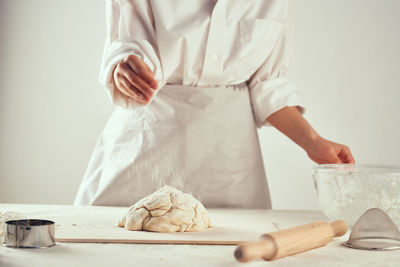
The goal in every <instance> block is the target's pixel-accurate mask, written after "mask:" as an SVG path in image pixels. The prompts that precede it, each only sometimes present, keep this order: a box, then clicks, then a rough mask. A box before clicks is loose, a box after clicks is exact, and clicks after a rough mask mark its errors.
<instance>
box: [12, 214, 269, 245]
mask: <svg viewBox="0 0 400 267" xmlns="http://www.w3.org/2000/svg"><path fill="white" fill-rule="evenodd" d="M47 207H51V206H47ZM57 207H58V210H57V209H55V208H54V209H52V208H47V209H45V208H44V207H43V210H40V211H38V209H36V212H35V213H34V214H32V213H30V212H29V210H26V209H25V210H23V209H18V208H14V209H13V211H16V212H21V213H24V214H26V215H27V217H29V218H41V219H50V220H54V221H55V222H56V232H55V234H56V241H57V242H83V243H84V242H90V243H149V244H151V243H158V244H163V243H165V244H222V245H224V244H226V245H233V244H237V243H239V242H243V241H249V240H256V239H258V238H259V237H260V236H261V235H262V234H263V233H267V232H272V231H275V230H276V228H275V226H274V225H273V223H272V222H271V218H270V216H268V211H267V210H248V209H246V210H243V209H208V213H209V216H210V218H211V220H212V222H213V227H212V228H209V229H207V230H205V231H203V232H184V233H154V232H145V231H127V230H125V229H123V228H120V227H118V226H117V223H118V218H120V217H121V216H122V215H123V214H124V213H126V210H127V208H126V207H123V208H122V207H118V208H117V207H71V206H64V207H63V208H62V209H60V208H59V207H60V206H57Z"/></svg>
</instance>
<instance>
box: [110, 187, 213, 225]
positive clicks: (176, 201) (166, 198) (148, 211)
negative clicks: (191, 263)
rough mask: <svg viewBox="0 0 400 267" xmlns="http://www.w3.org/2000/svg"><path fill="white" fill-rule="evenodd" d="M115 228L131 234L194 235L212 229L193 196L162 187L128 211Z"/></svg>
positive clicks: (199, 204) (202, 207)
mask: <svg viewBox="0 0 400 267" xmlns="http://www.w3.org/2000/svg"><path fill="white" fill-rule="evenodd" d="M118 226H119V227H124V228H125V229H127V230H133V231H138V230H145V231H152V232H197V231H203V230H205V229H207V228H209V227H211V221H210V218H209V217H208V214H207V211H206V209H205V208H204V206H203V204H201V202H200V201H198V200H197V199H195V198H194V197H193V196H192V195H190V194H187V193H183V192H181V191H179V190H177V189H175V188H172V187H169V186H164V187H162V188H161V189H159V190H158V191H155V192H154V193H152V194H150V195H148V196H147V197H145V198H143V199H141V200H139V201H138V202H137V203H136V204H135V205H133V206H132V207H130V208H129V210H128V212H127V213H126V215H125V216H124V217H123V218H122V219H121V220H120V221H119V223H118Z"/></svg>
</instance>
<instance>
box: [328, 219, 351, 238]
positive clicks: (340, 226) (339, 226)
mask: <svg viewBox="0 0 400 267" xmlns="http://www.w3.org/2000/svg"><path fill="white" fill-rule="evenodd" d="M331 226H332V229H333V236H335V237H338V236H342V235H344V234H346V233H347V231H348V230H349V227H348V226H347V223H346V222H345V221H342V220H337V221H334V222H331Z"/></svg>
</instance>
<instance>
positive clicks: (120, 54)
mask: <svg viewBox="0 0 400 267" xmlns="http://www.w3.org/2000/svg"><path fill="white" fill-rule="evenodd" d="M106 11H107V13H106V14H107V16H106V21H107V37H106V41H105V48H104V54H103V59H102V64H101V71H100V81H101V82H102V84H103V85H104V86H105V87H106V88H107V91H108V93H109V96H110V98H111V100H112V102H113V103H114V104H116V105H119V106H122V107H124V108H128V109H129V108H136V107H137V106H138V105H140V104H138V103H135V102H133V101H131V100H129V99H128V98H127V97H125V96H124V95H123V94H122V93H120V92H119V91H118V89H117V88H116V87H115V85H114V83H113V78H112V76H113V75H112V72H113V70H114V68H115V66H116V64H118V63H119V62H121V60H123V59H124V58H126V57H127V56H128V55H131V54H133V55H136V56H138V57H140V58H141V59H142V60H144V62H145V63H146V64H147V65H148V66H149V67H150V68H151V70H152V71H153V72H154V74H155V79H156V80H157V81H158V83H159V89H161V90H162V87H163V85H165V84H182V85H189V86H198V87H210V86H227V85H233V84H238V83H242V82H247V83H248V87H249V91H250V98H251V103H252V106H253V112H254V117H255V120H256V123H257V126H258V127H261V126H262V125H266V124H267V123H266V118H267V117H268V116H269V115H271V114H272V113H274V112H275V111H277V110H279V109H281V108H283V107H285V106H298V107H300V110H301V111H302V112H303V108H302V107H301V103H300V99H299V94H298V92H297V90H296V88H295V86H294V85H293V84H292V83H291V82H290V81H289V79H288V78H287V72H288V49H287V46H288V33H289V32H290V31H289V30H288V28H289V27H288V25H289V24H290V23H289V17H291V16H290V14H291V13H292V12H289V0H218V1H215V0H214V1H209V0H147V1H146V0H136V1H133V0H106ZM290 20H291V19H290ZM155 97H157V96H155Z"/></svg>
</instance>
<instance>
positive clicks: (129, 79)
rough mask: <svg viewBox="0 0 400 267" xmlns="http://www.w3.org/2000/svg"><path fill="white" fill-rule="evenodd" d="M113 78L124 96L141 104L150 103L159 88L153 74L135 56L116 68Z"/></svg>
mask: <svg viewBox="0 0 400 267" xmlns="http://www.w3.org/2000/svg"><path fill="white" fill-rule="evenodd" d="M113 78H114V83H115V86H116V87H117V89H118V90H119V91H120V92H121V93H122V94H124V95H125V96H127V97H128V98H129V99H130V100H132V101H135V102H137V103H141V104H147V103H148V102H149V101H150V99H151V98H152V97H153V95H154V91H155V89H157V86H158V84H157V81H156V80H155V79H154V74H153V72H152V71H151V70H150V68H149V67H148V66H147V65H146V63H144V62H143V61H142V60H141V59H140V58H139V57H137V56H135V55H130V56H128V57H127V58H125V59H124V60H123V61H122V62H121V63H119V64H118V65H117V66H116V67H115V69H114V73H113Z"/></svg>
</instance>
